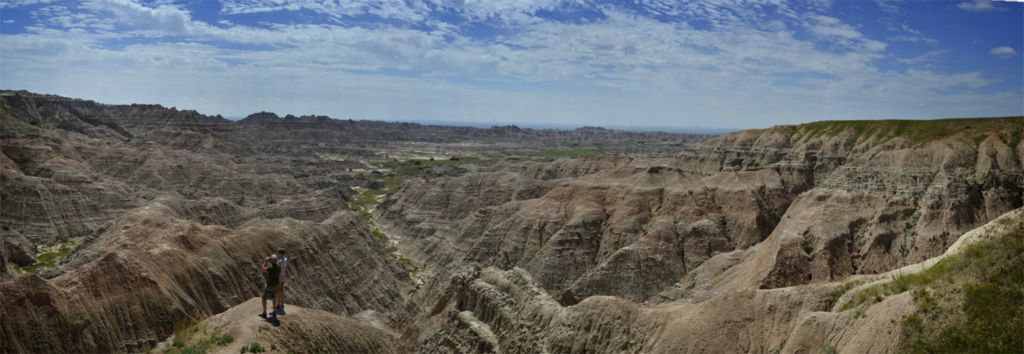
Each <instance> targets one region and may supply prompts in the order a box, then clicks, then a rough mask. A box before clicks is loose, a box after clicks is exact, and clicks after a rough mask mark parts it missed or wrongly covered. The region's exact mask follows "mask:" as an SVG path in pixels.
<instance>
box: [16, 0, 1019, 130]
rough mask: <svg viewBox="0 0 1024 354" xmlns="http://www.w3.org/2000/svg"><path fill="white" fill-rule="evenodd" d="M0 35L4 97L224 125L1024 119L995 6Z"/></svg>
mask: <svg viewBox="0 0 1024 354" xmlns="http://www.w3.org/2000/svg"><path fill="white" fill-rule="evenodd" d="M0 20H2V21H0V88H4V89H24V90H29V91H34V92H39V93H50V94H58V95H63V96H70V97H76V98H85V99H92V100H96V101H99V102H103V103H159V104H163V105H165V106H169V107H170V106H174V107H177V108H179V109H195V110H198V111H199V112H201V113H205V114H210V115H216V114H220V115H223V116H226V117H244V116H246V115H248V114H250V113H253V112H258V111H271V112H276V113H278V114H281V115H284V114H295V115H303V114H323V115H329V116H331V117H334V118H341V119H348V118H352V119H376V120H388V121H395V120H400V121H428V120H435V121H473V122H494V123H502V124H504V123H527V124H528V123H535V124H536V123H557V124H570V125H571V124H579V125H599V126H633V125H636V126H686V127H694V126H699V127H720V128H759V127H767V126H772V125H776V124H795V123H802V122H808V121H816V120H826V119H883V118H886V119H891V118H907V119H917V118H940V117H979V116H1006V115H1024V59H1022V56H1021V55H1022V51H1024V48H1022V46H1024V23H1022V22H1024V5H1022V4H1021V3H1009V2H998V1H989V0H963V1H910V2H897V1H888V0H877V1H872V0H858V1H837V0H833V1H829V0H704V1H665V0H620V1H598V2H595V1H587V0H501V1H484V0H421V1H404V0H349V1H288V0H224V1H220V2H216V1H210V0H202V1H198V0H184V1H168V0H81V1H57V0H0Z"/></svg>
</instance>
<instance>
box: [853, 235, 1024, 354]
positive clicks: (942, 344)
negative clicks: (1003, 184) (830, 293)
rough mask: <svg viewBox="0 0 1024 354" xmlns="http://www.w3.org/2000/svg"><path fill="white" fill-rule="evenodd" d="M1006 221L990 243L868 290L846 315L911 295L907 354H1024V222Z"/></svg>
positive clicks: (905, 334)
mask: <svg viewBox="0 0 1024 354" xmlns="http://www.w3.org/2000/svg"><path fill="white" fill-rule="evenodd" d="M1005 220H1006V219H1003V221H1001V222H998V223H997V225H999V227H1000V228H1001V229H999V230H994V231H992V232H993V233H995V234H993V235H992V236H991V237H990V238H988V239H986V240H982V241H979V242H977V243H974V244H972V245H970V246H968V247H967V248H965V249H964V251H963V252H961V253H959V254H957V255H953V256H950V257H947V258H944V259H943V260H941V261H939V262H938V263H936V264H935V265H934V266H932V267H931V268H929V269H927V270H925V271H922V272H920V273H916V274H900V275H895V276H894V277H893V278H892V280H891V281H889V282H887V283H884V284H879V285H876V286H873V287H870V288H868V289H865V290H863V291H861V292H859V293H857V294H856V295H854V297H853V298H852V299H851V301H850V302H848V303H846V304H844V305H843V310H844V311H845V310H849V309H855V311H857V312H855V313H854V316H855V317H859V316H863V312H864V310H865V309H866V308H867V307H868V306H870V305H871V304H874V303H877V302H880V301H882V300H883V299H885V298H886V297H888V296H891V295H894V294H899V293H903V292H907V291H909V292H910V294H911V296H912V297H913V299H914V309H913V311H912V312H911V314H910V315H908V316H906V317H905V318H904V320H903V323H902V324H903V333H902V335H903V341H902V343H903V348H901V349H902V350H903V351H904V352H909V353H953V352H955V353H1010V352H1024V335H1022V334H1024V220H1013V221H1010V222H1007V221H1005ZM840 289H842V288H840ZM840 296H841V295H840Z"/></svg>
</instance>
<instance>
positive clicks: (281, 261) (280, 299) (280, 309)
mask: <svg viewBox="0 0 1024 354" xmlns="http://www.w3.org/2000/svg"><path fill="white" fill-rule="evenodd" d="M277 266H278V267H280V268H281V275H280V277H279V278H280V279H279V280H278V282H277V291H275V293H277V299H276V301H275V302H276V305H277V307H276V308H275V309H274V310H275V311H276V312H277V314H278V315H283V314H284V283H285V281H287V280H288V257H286V256H285V255H284V250H283V249H282V250H277Z"/></svg>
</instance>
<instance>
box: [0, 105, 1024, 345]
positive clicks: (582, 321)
mask: <svg viewBox="0 0 1024 354" xmlns="http://www.w3.org/2000/svg"><path fill="white" fill-rule="evenodd" d="M1022 136H1024V118H1019V117H1017V118H996V119H976V120H944V121H926V122H911V121H879V122H819V123H810V124H804V125H799V126H780V127H774V128H770V129H763V130H750V131H743V132H737V133H733V134H728V135H725V136H721V137H718V138H715V139H711V140H707V141H704V142H703V143H701V144H699V145H690V143H693V142H695V141H698V140H701V139H703V138H704V137H700V136H690V135H683V134H667V133H623V132H615V131H608V130H604V129H594V128H585V129H578V130H575V131H569V132H561V131H549V130H531V129H520V128H518V127H495V128H491V129H477V128H454V127H437V126H422V125H416V124H404V123H383V122H363V121H358V122H357V121H344V120H333V119H329V118H326V117H315V116H307V117H294V116H286V117H284V118H281V117H279V116H277V115H275V114H272V113H258V114H254V115H251V116H249V117H247V118H245V119H243V120H241V121H238V122H235V121H230V120H227V119H223V118H222V117H210V116H205V115H202V114H199V113H197V112H194V111H181V110H177V109H167V108H164V107H160V106H155V105H121V106H115V105H103V104H98V103H95V102H90V101H81V100H74V99H68V98H63V97H57V96H46V95H37V94H31V93H26V92H13V91H4V92H2V93H0V257H2V261H0V267H2V268H0V294H2V296H0V307H2V308H4V309H5V312H4V315H3V316H2V317H0V351H2V352H82V351H85V352H95V351H116V352H122V351H140V350H145V349H148V348H153V347H155V346H157V344H158V343H161V342H165V340H166V339H167V338H168V337H170V336H172V334H174V333H175V332H176V331H180V330H182V329H187V328H197V327H196V326H205V328H207V329H216V330H218V331H221V332H224V331H228V332H231V333H236V334H238V337H239V338H242V337H243V336H242V334H244V333H241V332H238V331H241V330H244V329H245V328H248V327H251V326H250V325H251V324H252V323H251V322H252V321H253V320H254V319H253V318H255V313H254V312H253V307H254V306H255V302H253V301H250V300H249V299H251V298H252V297H254V296H256V295H257V294H259V290H260V288H259V287H260V279H259V273H258V272H257V270H256V267H257V264H258V261H259V260H260V259H261V257H263V256H265V255H267V254H269V253H271V252H273V251H274V250H275V249H278V248H285V249H287V250H289V256H290V258H291V259H292V267H293V268H292V271H293V274H294V281H293V283H292V284H291V285H290V289H291V291H290V292H289V294H290V295H289V301H290V302H291V303H294V304H295V305H298V306H301V307H302V308H301V309H299V311H298V312H297V314H298V315H295V314H292V315H287V316H285V317H284V318H283V320H285V321H288V320H290V319H296V320H295V322H285V323H284V324H283V325H282V326H281V327H275V328H271V329H270V330H269V332H267V333H265V334H260V336H258V337H259V338H260V339H259V340H267V341H268V343H270V342H274V343H279V344H282V345H283V344H287V346H288V347H289V348H298V349H296V350H308V351H313V350H316V349H317V348H319V349H324V350H353V351H364V350H365V351H382V352H392V351H409V350H419V351H424V352H436V351H444V352H537V351H547V352H787V353H788V352H815V351H819V350H822V348H829V349H837V350H838V351H840V352H865V351H871V352H890V351H896V350H899V349H900V348H901V345H902V344H901V337H900V335H901V333H903V327H902V326H903V324H902V323H903V318H904V316H905V315H907V314H909V313H910V311H911V309H912V308H913V306H915V300H914V298H913V297H912V296H911V295H910V294H908V293H907V292H903V293H899V294H893V296H887V297H885V298H884V299H881V301H880V302H878V303H876V304H871V305H870V306H865V307H860V308H858V310H856V311H854V310H849V309H843V308H842V306H837V305H836V304H837V301H841V302H843V301H848V300H847V299H846V298H845V297H843V296H846V297H849V296H852V295H843V293H844V292H846V290H848V289H850V287H851V286H852V285H853V284H852V282H860V281H868V280H871V279H876V278H870V277H872V276H877V274H883V273H885V272H888V271H891V270H894V269H897V268H900V267H904V266H907V265H911V264H915V263H919V262H922V261H925V260H927V259H929V258H932V257H935V256H939V255H941V254H943V253H944V252H946V251H947V249H950V246H951V245H954V244H955V243H956V242H958V239H960V237H961V235H963V234H964V233H965V232H967V231H969V230H971V229H974V228H977V227H979V226H981V225H984V224H986V223H987V222H989V221H991V220H993V219H995V218H997V217H999V216H1000V215H1006V216H1004V217H1003V218H1004V219H1007V218H1008V219H1012V220H1019V219H1020V215H1019V213H1017V214H1013V213H1009V212H1011V211H1012V210H1015V209H1018V208H1020V207H1021V206H1022V204H1024V172H1022V166H1024V144H1022V142H1021V137H1022ZM638 142H643V144H640V143H638ZM559 146H562V147H564V146H570V147H572V148H595V147H597V146H605V147H607V150H606V151H607V152H610V153H609V154H605V155H603V156H598V157H592V158H570V159H559V160H555V161H538V160H542V159H535V160H531V161H521V160H517V159H494V160H487V161H484V160H482V159H481V160H478V161H481V162H479V163H468V164H462V165H459V166H460V167H458V168H449V169H447V170H445V171H444V172H443V173H433V172H430V173H420V174H418V175H417V174H409V173H406V172H408V171H404V172H403V171H387V170H381V171H374V170H375V169H379V167H378V166H382V164H383V163H385V162H388V163H390V162H394V160H393V159H394V157H395V156H407V155H410V154H411V155H414V156H420V155H417V154H422V153H423V151H429V152H430V153H429V154H435V153H437V152H445V153H438V156H451V155H460V154H470V155H472V156H491V155H493V154H498V153H503V152H507V151H519V150H517V149H524V148H527V149H548V148H553V147H559ZM668 150H671V151H672V152H673V153H672V154H669V155H666V154H664V152H666V151H668ZM616 152H617V154H616ZM473 154H475V155H473ZM452 161H455V160H454V159H453V160H452ZM416 171H419V170H416ZM403 173H406V174H403ZM410 173H411V172H410ZM393 178H399V179H398V181H401V178H405V180H404V183H403V184H401V185H400V186H395V188H398V191H397V193H394V194H391V195H389V196H386V198H384V199H383V201H382V202H381V203H380V205H376V206H375V208H371V209H372V214H369V215H365V214H360V213H358V212H352V211H350V210H349V209H350V206H351V205H352V203H356V202H357V199H359V198H360V196H357V195H356V194H355V192H354V191H353V188H354V187H363V188H371V189H379V190H390V187H388V186H389V184H388V183H393V181H394V180H393ZM385 182H387V183H385ZM385 187H388V188H385ZM382 193H383V192H382ZM387 193H390V192H387ZM358 202H360V203H365V200H359V201H358ZM357 210H362V209H357ZM1007 213H1009V214H1007ZM378 229H379V231H378ZM380 231H383V233H380ZM382 235H383V237H382ZM383 238H387V239H390V241H389V242H386V243H382V242H380V239H383ZM65 248H66V251H65ZM41 249H49V250H55V251H51V252H42V253H40V250H41ZM65 253H66V255H65ZM54 254H60V255H59V256H56V258H54V257H55V256H54ZM48 262H49V263H48ZM50 263H52V264H50ZM40 265H44V266H43V267H40ZM33 267H37V268H33ZM32 269H41V270H38V271H31V270H32ZM841 295H842V296H841ZM247 301H248V302H247ZM297 309H298V308H297ZM249 312H253V313H252V314H251V316H249V317H252V318H246V317H245V316H246V315H245V314H246V313H249ZM293 315H294V316H293ZM299 315H302V316H299ZM211 316H213V317H211ZM300 317H308V319H309V321H308V322H303V321H301V320H300V319H299V318H300ZM236 318H237V319H240V320H239V321H238V323H236V322H235V321H233V320H232V319H236ZM329 323H333V324H329ZM342 332H345V333H342ZM348 332H352V333H355V332H358V333H364V334H366V336H378V335H379V336H381V337H382V338H388V339H387V340H383V341H381V340H361V339H357V338H355V337H353V336H352V333H348ZM250 334H251V333H250ZM246 335H248V334H246ZM246 338H249V337H246ZM242 344H244V343H241V342H239V343H235V344H234V345H236V346H237V345H242ZM231 349H233V351H237V350H234V349H236V348H235V347H231Z"/></svg>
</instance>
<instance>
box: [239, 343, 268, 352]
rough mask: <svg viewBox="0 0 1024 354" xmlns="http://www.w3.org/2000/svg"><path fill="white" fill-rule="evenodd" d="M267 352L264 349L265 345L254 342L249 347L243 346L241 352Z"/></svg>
mask: <svg viewBox="0 0 1024 354" xmlns="http://www.w3.org/2000/svg"><path fill="white" fill-rule="evenodd" d="M265 351H267V350H266V349H264V348H263V345H261V344H260V343H258V342H252V343H249V345H243V346H242V349H241V350H240V351H239V352H240V353H242V354H245V353H262V352H265Z"/></svg>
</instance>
